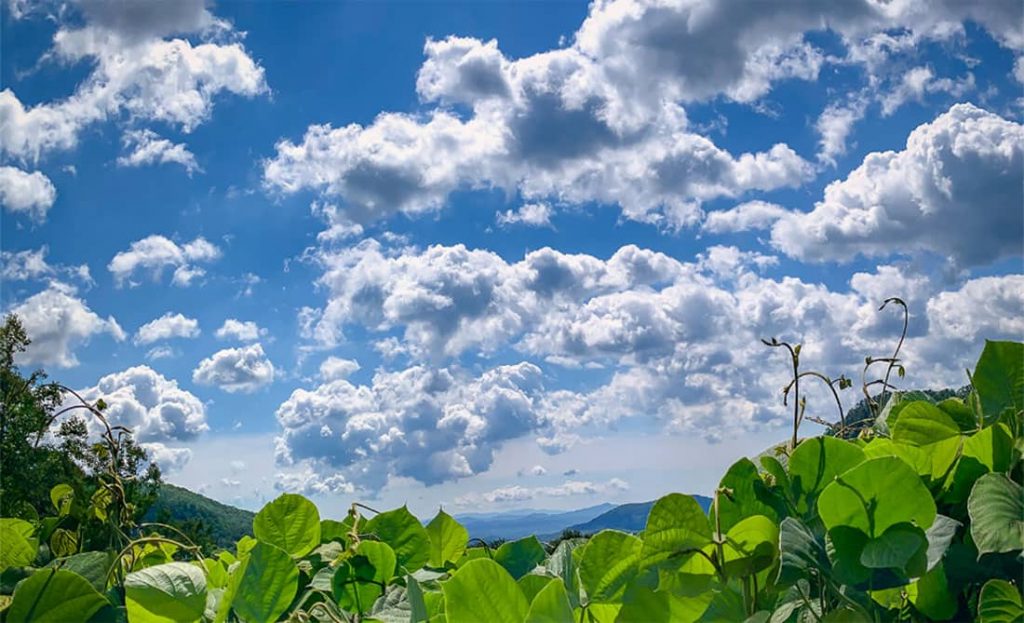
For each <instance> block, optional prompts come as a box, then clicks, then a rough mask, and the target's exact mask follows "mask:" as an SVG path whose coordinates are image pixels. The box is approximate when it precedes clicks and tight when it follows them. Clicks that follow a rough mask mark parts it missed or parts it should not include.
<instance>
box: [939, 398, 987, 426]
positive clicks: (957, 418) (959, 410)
mask: <svg viewBox="0 0 1024 623" xmlns="http://www.w3.org/2000/svg"><path fill="white" fill-rule="evenodd" d="M935 406H936V407H938V408H940V409H942V411H943V412H945V414H946V415H948V416H949V417H951V418H953V421H954V422H956V425H957V426H959V427H960V432H963V433H970V432H973V431H975V430H977V429H978V426H979V424H978V421H977V419H975V416H974V411H972V410H971V408H970V407H969V406H967V405H965V404H964V401H963V400H960V399H959V398H946V399H945V400H943V401H941V402H938V403H936V404H935Z"/></svg>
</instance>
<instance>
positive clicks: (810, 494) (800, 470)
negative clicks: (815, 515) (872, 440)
mask: <svg viewBox="0 0 1024 623" xmlns="http://www.w3.org/2000/svg"><path fill="white" fill-rule="evenodd" d="M863 462H864V451H863V450H861V449H860V448H858V447H857V446H855V445H854V444H852V443H850V442H848V441H843V440H841V439H836V438H835V437H814V438H811V439H805V440H803V441H802V442H800V445H798V446H797V447H796V450H794V451H793V454H792V456H790V457H789V482H790V486H791V488H792V491H793V499H794V500H796V503H797V511H799V512H801V513H806V512H808V511H809V510H811V509H813V508H814V503H815V502H816V501H817V499H818V495H819V494H820V493H821V491H822V490H823V489H824V488H825V487H826V486H828V485H829V484H830V483H831V482H832V481H833V480H834V479H835V477H836V476H838V475H839V474H842V473H843V472H845V471H846V470H848V469H850V468H852V467H854V466H856V465H859V464H860V463H863Z"/></svg>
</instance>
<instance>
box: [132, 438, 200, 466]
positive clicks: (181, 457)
mask: <svg viewBox="0 0 1024 623" xmlns="http://www.w3.org/2000/svg"><path fill="white" fill-rule="evenodd" d="M140 445H141V446H142V448H143V449H144V450H145V451H146V452H147V453H148V454H149V460H151V461H153V462H154V463H156V464H157V466H158V467H159V468H160V471H161V472H162V473H163V474H173V473H174V472H178V471H181V468H183V467H185V466H186V465H188V462H189V461H190V460H192V450H190V449H188V448H172V447H170V446H167V445H165V444H162V443H160V442H157V441H154V442H150V443H144V444H140Z"/></svg>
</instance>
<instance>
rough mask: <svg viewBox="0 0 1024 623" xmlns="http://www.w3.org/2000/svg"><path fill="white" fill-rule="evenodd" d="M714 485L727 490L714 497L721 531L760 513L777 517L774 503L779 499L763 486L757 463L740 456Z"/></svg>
mask: <svg viewBox="0 0 1024 623" xmlns="http://www.w3.org/2000/svg"><path fill="white" fill-rule="evenodd" d="M718 486H719V487H720V488H724V489H728V490H729V491H731V493H730V494H729V495H722V496H720V497H719V499H718V513H719V515H720V517H721V524H722V531H723V532H727V531H728V530H729V528H731V527H733V526H735V525H736V524H738V523H739V522H740V521H742V520H743V519H745V518H747V517H753V516H754V515H764V516H765V517H768V518H770V519H772V520H777V519H778V518H779V513H778V510H777V505H778V503H779V502H780V500H778V499H776V496H775V494H774V493H773V492H772V491H771V490H770V489H769V488H768V486H767V485H765V483H764V481H763V480H762V479H761V474H760V473H759V472H758V471H757V466H756V465H754V463H753V461H751V460H750V459H748V458H742V459H740V460H739V461H736V462H735V463H733V464H732V466H731V467H730V468H729V471H727V472H726V473H725V476H723V477H722V480H721V482H720V483H719V485H718ZM713 510H714V509H712V511H713Z"/></svg>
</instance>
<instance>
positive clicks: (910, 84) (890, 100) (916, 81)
mask: <svg viewBox="0 0 1024 623" xmlns="http://www.w3.org/2000/svg"><path fill="white" fill-rule="evenodd" d="M973 88H974V74H970V73H968V74H967V75H966V77H964V78H960V79H958V80H953V79H951V78H937V77H936V76H935V72H934V71H933V70H932V68H931V67H914V68H913V69H911V70H910V71H907V72H905V73H904V74H903V75H902V78H901V80H900V82H899V83H898V84H897V85H896V86H895V87H894V88H893V89H892V90H891V91H889V92H887V93H883V94H880V95H879V102H880V103H881V106H882V115H883V116H889V115H891V114H893V113H894V112H896V109H897V108H899V107H900V106H902V105H903V104H904V103H906V102H908V101H917V102H920V101H922V100H923V98H924V97H925V95H927V94H929V93H948V94H950V95H952V96H953V97H961V96H962V95H964V94H965V93H967V92H968V91H970V90H972V89H973Z"/></svg>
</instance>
